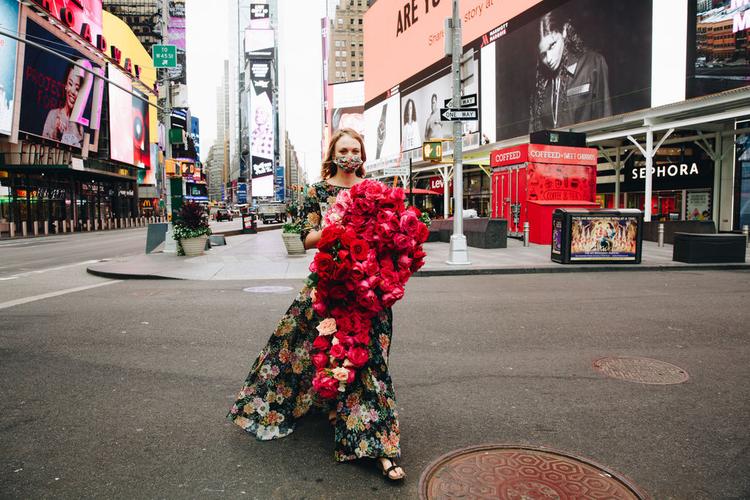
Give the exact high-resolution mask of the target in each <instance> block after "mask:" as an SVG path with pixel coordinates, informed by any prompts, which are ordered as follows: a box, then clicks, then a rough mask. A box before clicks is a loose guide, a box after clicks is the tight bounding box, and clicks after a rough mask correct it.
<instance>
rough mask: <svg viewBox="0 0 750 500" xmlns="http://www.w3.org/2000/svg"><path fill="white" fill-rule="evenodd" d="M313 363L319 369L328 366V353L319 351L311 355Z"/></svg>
mask: <svg viewBox="0 0 750 500" xmlns="http://www.w3.org/2000/svg"><path fill="white" fill-rule="evenodd" d="M311 358H312V363H313V365H314V366H315V368H317V369H318V370H321V369H323V368H325V367H326V365H327V364H328V354H326V353H324V352H318V353H315V354H313V355H312V356H311Z"/></svg>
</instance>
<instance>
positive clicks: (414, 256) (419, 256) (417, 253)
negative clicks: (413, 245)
mask: <svg viewBox="0 0 750 500" xmlns="http://www.w3.org/2000/svg"><path fill="white" fill-rule="evenodd" d="M425 257H427V254H426V253H424V251H423V250H422V249H421V248H417V249H416V250H415V251H414V253H413V254H412V256H411V258H412V259H424V258H425Z"/></svg>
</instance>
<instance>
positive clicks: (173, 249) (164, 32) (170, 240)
mask: <svg viewBox="0 0 750 500" xmlns="http://www.w3.org/2000/svg"><path fill="white" fill-rule="evenodd" d="M168 19H169V0H162V3H161V21H162V22H161V39H162V43H164V44H166V43H167V42H168V40H169V27H168V26H167V22H168ZM163 75H164V79H163V84H162V85H164V86H165V87H166V102H165V104H164V126H165V128H166V129H167V145H166V147H167V150H166V151H165V153H166V155H165V157H164V162H165V166H166V160H167V159H172V141H171V140H170V137H169V131H170V129H171V128H172V88H171V86H170V82H169V70H168V69H166V68H165V69H164V70H163ZM166 180H167V182H166V186H165V187H166V188H167V189H166V191H167V203H166V206H167V208H168V209H171V207H172V186H171V183H170V182H169V177H167V178H166ZM169 215H170V214H169V210H168V211H167V217H168V219H167V220H170V218H169ZM172 227H173V226H172V222H171V220H170V222H169V224H167V234H166V237H165V240H164V253H175V254H176V253H177V242H176V241H175V240H174V237H173V236H172Z"/></svg>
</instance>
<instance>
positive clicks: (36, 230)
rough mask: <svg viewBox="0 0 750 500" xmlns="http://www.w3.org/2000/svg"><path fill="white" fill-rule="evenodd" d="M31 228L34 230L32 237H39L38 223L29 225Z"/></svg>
mask: <svg viewBox="0 0 750 500" xmlns="http://www.w3.org/2000/svg"><path fill="white" fill-rule="evenodd" d="M31 227H32V228H34V236H39V223H38V222H37V221H34V222H32V223H31Z"/></svg>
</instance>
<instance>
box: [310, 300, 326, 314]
mask: <svg viewBox="0 0 750 500" xmlns="http://www.w3.org/2000/svg"><path fill="white" fill-rule="evenodd" d="M312 307H313V311H315V313H316V314H317V315H318V316H325V312H326V305H325V304H324V303H323V301H322V300H319V301H318V302H316V303H314V304H313V306H312Z"/></svg>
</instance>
